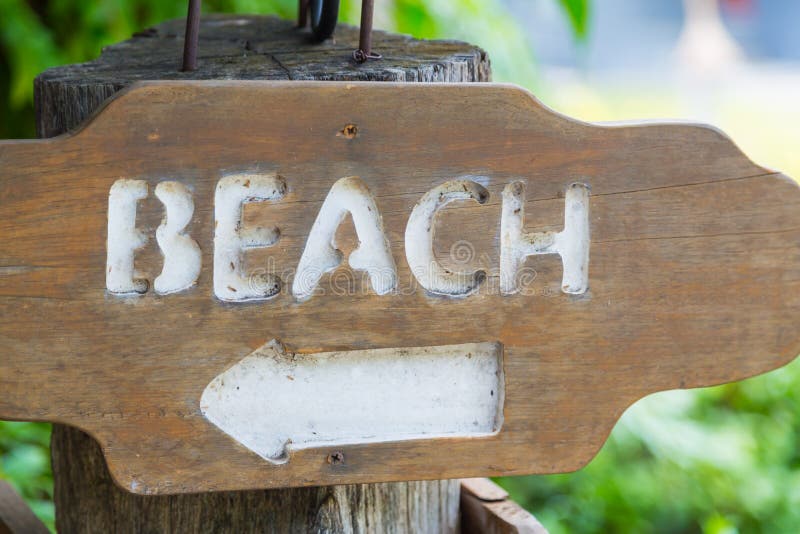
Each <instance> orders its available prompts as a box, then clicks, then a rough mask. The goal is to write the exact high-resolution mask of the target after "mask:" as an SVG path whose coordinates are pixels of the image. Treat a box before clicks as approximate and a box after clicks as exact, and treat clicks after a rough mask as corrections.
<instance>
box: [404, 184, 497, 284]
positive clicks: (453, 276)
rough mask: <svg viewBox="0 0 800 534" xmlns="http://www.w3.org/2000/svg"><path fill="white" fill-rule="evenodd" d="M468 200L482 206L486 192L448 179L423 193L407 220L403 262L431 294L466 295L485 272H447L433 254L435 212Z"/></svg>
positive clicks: (482, 278) (487, 194)
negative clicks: (454, 202) (404, 261)
mask: <svg viewBox="0 0 800 534" xmlns="http://www.w3.org/2000/svg"><path fill="white" fill-rule="evenodd" d="M468 199H472V200H475V201H476V202H478V203H479V204H484V203H485V202H486V201H487V200H488V199H489V191H488V190H487V189H486V188H485V187H483V186H482V185H480V184H479V183H477V182H474V181H472V180H464V179H461V180H450V181H448V182H445V183H443V184H441V185H439V186H437V187H434V188H433V189H431V190H430V191H428V192H427V193H425V195H424V196H423V197H422V198H421V199H420V201H419V202H417V204H416V205H415V206H414V209H413V210H412V211H411V216H410V217H409V218H408V224H407V225H406V236H405V243H406V259H407V260H408V265H409V267H411V272H412V273H413V275H414V277H415V278H416V279H417V281H418V282H419V283H420V285H421V286H422V287H424V288H425V289H426V290H428V291H429V292H431V293H436V294H439V295H449V296H463V295H469V294H470V293H472V292H474V291H475V290H476V289H477V288H478V286H479V285H480V284H481V282H483V280H484V279H485V278H486V272H485V271H480V270H479V271H473V272H471V273H464V272H460V273H454V272H452V271H449V270H447V269H445V268H444V267H442V266H441V264H440V263H439V262H438V261H436V258H435V257H434V255H433V234H434V228H435V224H434V223H435V220H434V218H435V216H436V212H437V211H439V209H440V208H442V207H443V206H444V205H446V204H448V203H449V202H452V201H454V200H468Z"/></svg>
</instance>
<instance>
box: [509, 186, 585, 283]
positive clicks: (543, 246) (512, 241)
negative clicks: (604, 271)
mask: <svg viewBox="0 0 800 534" xmlns="http://www.w3.org/2000/svg"><path fill="white" fill-rule="evenodd" d="M524 223H525V184H524V182H521V181H517V182H512V183H510V184H508V185H507V186H506V187H505V189H504V190H503V212H502V216H501V219H500V241H501V250H500V291H501V292H503V293H505V294H511V293H516V292H517V291H519V287H518V284H517V275H518V272H519V270H520V268H521V267H522V265H523V264H524V263H525V259H526V258H527V257H528V256H533V255H536V254H558V255H560V256H561V262H562V264H563V269H564V275H563V278H562V281H561V290H562V291H563V292H564V293H570V294H575V295H579V294H582V293H585V292H586V290H587V289H588V288H589V244H590V242H589V187H588V186H587V185H585V184H580V183H573V184H570V185H569V187H567V192H566V195H565V198H564V229H563V230H562V231H561V232H537V233H524V232H523V231H522V228H523V226H524Z"/></svg>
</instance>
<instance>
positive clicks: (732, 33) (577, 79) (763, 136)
mask: <svg viewBox="0 0 800 534" xmlns="http://www.w3.org/2000/svg"><path fill="white" fill-rule="evenodd" d="M376 4H377V6H376V16H375V18H376V27H377V28H381V29H386V30H391V31H399V32H403V33H409V34H412V35H414V36H417V37H423V38H447V39H462V40H467V41H470V42H472V43H475V44H478V45H480V46H482V47H483V48H485V49H486V50H488V51H489V55H490V58H491V59H492V63H493V72H494V79H495V81H502V82H513V83H516V84H519V85H522V86H525V87H527V88H529V89H531V90H532V91H533V92H534V93H535V94H536V95H537V96H538V97H539V98H540V99H541V100H542V101H543V102H544V103H545V104H547V105H548V106H550V107H552V108H555V109H556V110H558V111H560V112H563V113H566V114H568V115H571V116H574V117H577V118H579V119H583V120H588V121H611V120H613V121H617V120H631V119H652V118H679V119H690V120H700V121H703V122H710V123H713V124H715V125H717V126H719V127H721V128H722V129H723V130H725V131H726V132H727V133H728V134H730V135H731V136H732V137H733V138H734V139H735V140H736V141H737V143H738V144H739V145H740V146H741V147H742V148H743V149H744V151H745V152H747V153H748V154H749V155H750V156H751V157H752V158H753V159H754V160H755V161H757V162H758V163H760V164H762V165H765V166H768V167H771V168H775V169H780V170H782V171H784V172H786V173H787V174H790V175H792V176H794V177H800V32H798V31H797V28H798V25H800V2H798V1H797V0H658V1H643V0H638V1H637V0H436V1H433V0H428V1H425V0H378V1H377V2H376ZM203 8H204V10H205V11H207V12H240V13H245V12H250V13H277V14H279V15H281V16H284V17H288V18H294V17H295V13H296V1H295V0H206V1H205V2H203ZM185 10H186V2H174V1H173V2H170V1H164V0H0V138H24V137H34V136H35V135H34V118H33V99H32V82H33V78H34V77H35V76H36V74H38V73H39V72H40V71H42V70H44V69H45V68H47V67H50V66H54V65H59V64H63V63H74V62H80V61H86V60H89V59H91V58H93V57H95V56H96V55H97V54H98V53H99V52H100V49H101V47H103V46H104V45H106V44H109V43H112V42H116V41H119V40H123V39H126V38H128V37H130V35H131V34H132V33H133V32H135V31H139V30H141V29H143V28H145V27H147V26H148V25H152V24H155V23H157V22H159V21H162V20H164V19H167V18H174V17H183V16H185ZM359 12H360V2H358V1H352V0H342V18H343V19H344V20H345V21H348V22H352V23H357V21H358V20H359ZM176 60H177V58H176ZM0 394H2V393H0ZM49 432H50V430H49V426H48V425H45V424H38V423H9V422H0V478H4V479H7V480H9V481H11V482H12V484H13V485H14V486H15V487H16V488H17V489H18V490H19V491H20V492H21V493H22V494H23V496H24V497H25V498H26V500H27V501H28V502H29V503H30V504H31V506H32V507H33V508H34V510H35V511H36V513H37V514H38V515H39V516H40V517H41V518H42V519H44V520H45V522H47V523H48V524H49V525H50V526H51V528H52V525H53V516H54V512H53V506H52V501H51V497H52V476H51V473H50V461H49V448H48V447H49ZM499 482H500V484H502V485H503V486H504V487H506V488H507V489H508V490H509V491H510V492H511V494H512V496H513V497H514V499H515V500H517V501H518V502H519V503H521V504H522V505H523V506H525V507H526V508H528V509H529V510H531V511H532V512H533V513H534V514H535V515H536V516H537V517H538V518H539V520H540V521H541V522H542V523H543V524H544V525H545V526H546V527H547V528H548V529H549V530H550V532H552V533H553V534H557V533H561V532H671V533H680V532H707V533H714V534H723V533H724V534H728V533H736V532H770V533H772V532H787V533H796V532H800V360H797V361H795V362H794V363H793V364H790V365H789V366H787V367H785V368H783V369H780V370H778V371H775V372H772V373H769V374H767V375H763V376H761V377H757V378H753V379H750V380H746V381H743V382H740V383H736V384H731V385H726V386H721V387H715V388H708V389H702V390H691V391H671V392H664V393H659V394H656V395H652V396H650V397H648V398H646V399H644V400H642V401H640V402H638V403H636V404H635V405H634V406H633V407H631V408H630V409H629V410H628V411H627V412H626V414H625V415H624V417H623V418H622V420H621V421H620V422H619V423H618V424H617V426H616V428H615V430H614V431H613V433H612V435H611V437H610V439H609V440H608V442H607V443H606V445H605V446H604V447H603V449H602V451H601V452H600V454H599V455H598V456H597V458H595V459H594V460H593V461H592V462H591V463H590V464H589V465H588V466H587V467H586V468H584V469H582V470H581V471H578V472H576V473H573V474H568V475H554V476H530V477H516V478H506V479H500V480H499Z"/></svg>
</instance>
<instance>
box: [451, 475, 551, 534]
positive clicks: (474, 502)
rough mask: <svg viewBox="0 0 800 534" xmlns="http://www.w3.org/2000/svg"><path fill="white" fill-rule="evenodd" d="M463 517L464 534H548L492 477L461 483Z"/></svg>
mask: <svg viewBox="0 0 800 534" xmlns="http://www.w3.org/2000/svg"><path fill="white" fill-rule="evenodd" d="M460 514H461V532H462V533H463V534H472V533H475V534H478V533H486V534H516V533H520V534H548V533H547V529H546V528H544V526H543V525H542V524H541V523H539V521H538V520H537V519H536V518H535V517H534V516H533V514H531V513H530V512H528V511H527V510H525V509H524V508H522V507H521V506H520V505H519V504H517V503H515V502H514V501H512V500H511V499H509V498H508V493H507V492H506V491H505V490H504V489H503V488H501V487H500V486H498V485H497V484H495V483H494V482H492V481H491V480H489V479H488V478H465V479H462V480H461V510H460Z"/></svg>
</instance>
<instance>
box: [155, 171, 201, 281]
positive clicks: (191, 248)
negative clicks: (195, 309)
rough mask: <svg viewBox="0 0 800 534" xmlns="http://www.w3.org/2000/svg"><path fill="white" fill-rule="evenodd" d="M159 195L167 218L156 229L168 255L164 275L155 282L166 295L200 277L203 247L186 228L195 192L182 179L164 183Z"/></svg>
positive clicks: (158, 188)
mask: <svg viewBox="0 0 800 534" xmlns="http://www.w3.org/2000/svg"><path fill="white" fill-rule="evenodd" d="M156 197H157V198H158V199H159V200H160V201H161V203H162V204H163V205H164V211H165V214H164V220H163V221H162V222H161V225H160V226H159V227H158V229H157V230H156V240H157V241H158V246H159V248H160V249H161V253H162V254H163V255H164V265H163V267H162V268H161V274H160V275H158V276H157V277H156V279H155V280H154V281H153V287H154V289H155V290H156V293H159V294H162V295H166V294H169V293H177V292H178V291H183V290H184V289H187V288H189V287H191V286H193V285H194V284H195V282H197V277H198V276H200V266H201V263H202V260H201V257H200V246H199V245H198V244H197V242H196V241H195V240H194V239H192V238H191V237H189V236H188V235H187V234H186V233H185V232H184V229H185V228H186V226H187V225H188V224H189V223H190V222H191V221H192V214H193V213H194V201H193V200H192V192H191V191H189V189H188V188H187V187H186V186H185V185H183V184H182V183H180V182H172V181H168V182H161V183H160V184H158V185H157V186H156Z"/></svg>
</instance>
